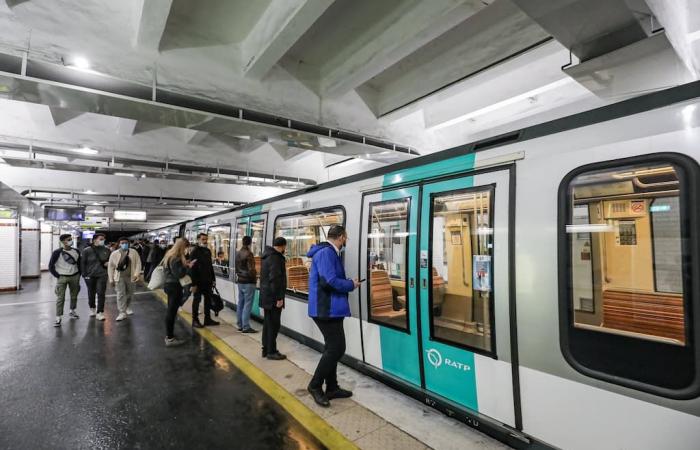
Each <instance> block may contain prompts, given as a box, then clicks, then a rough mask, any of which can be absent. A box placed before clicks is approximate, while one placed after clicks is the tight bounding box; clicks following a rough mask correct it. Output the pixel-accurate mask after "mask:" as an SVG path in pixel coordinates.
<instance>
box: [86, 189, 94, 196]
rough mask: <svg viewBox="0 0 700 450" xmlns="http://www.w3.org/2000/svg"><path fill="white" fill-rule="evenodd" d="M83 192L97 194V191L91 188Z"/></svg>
mask: <svg viewBox="0 0 700 450" xmlns="http://www.w3.org/2000/svg"><path fill="white" fill-rule="evenodd" d="M85 193H86V194H88V195H92V194H97V192H95V191H93V190H92V189H88V190H87V191H85Z"/></svg>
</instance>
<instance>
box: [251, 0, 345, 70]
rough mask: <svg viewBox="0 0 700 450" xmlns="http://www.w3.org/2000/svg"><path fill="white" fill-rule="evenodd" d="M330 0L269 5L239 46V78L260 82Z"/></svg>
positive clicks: (292, 1)
mask: <svg viewBox="0 0 700 450" xmlns="http://www.w3.org/2000/svg"><path fill="white" fill-rule="evenodd" d="M333 1H334V0H287V1H285V2H272V3H271V4H270V5H269V6H268V8H267V9H266V10H265V13H264V14H263V16H262V17H261V18H260V20H258V22H257V23H256V24H255V26H254V27H253V29H252V30H251V32H250V34H248V36H247V37H246V39H245V41H243V43H242V45H241V54H242V59H243V61H244V64H245V66H244V67H243V75H244V76H246V77H249V78H254V79H262V78H263V77H264V76H265V75H267V73H268V72H269V71H270V69H272V67H273V66H274V65H275V64H277V62H278V61H279V60H280V59H281V58H282V56H284V54H285V53H287V51H288V50H289V49H290V48H291V47H292V45H294V43H295V42H296V41H297V40H298V39H299V38H300V37H301V36H302V35H303V34H304V33H305V32H306V31H307V30H308V29H309V28H310V27H311V25H313V24H314V22H316V20H317V19H318V18H319V17H320V16H321V14H323V13H324V11H326V9H328V7H329V6H330V5H331V4H332V3H333Z"/></svg>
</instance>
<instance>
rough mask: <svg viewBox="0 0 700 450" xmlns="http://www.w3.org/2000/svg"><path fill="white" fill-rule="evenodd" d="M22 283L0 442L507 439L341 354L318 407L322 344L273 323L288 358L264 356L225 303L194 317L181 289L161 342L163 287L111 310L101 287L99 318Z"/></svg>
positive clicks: (9, 313)
mask: <svg viewBox="0 0 700 450" xmlns="http://www.w3.org/2000/svg"><path fill="white" fill-rule="evenodd" d="M23 286H24V289H23V290H22V291H20V292H17V293H11V294H3V295H0V385H1V386H2V389H0V404H2V405H3V411H2V412H0V448H8V449H9V448H11V449H25V448H26V449H29V448H31V449H40V448H66V449H69V448H70V449H72V448H143V449H145V448H188V449H191V448H247V449H248V448H256V449H257V448H259V449H265V448H270V449H272V448H275V449H277V448H297V449H316V448H361V449H382V450H387V449H401V450H412V449H425V448H434V449H457V448H459V449H502V448H506V447H505V446H504V445H503V444H501V443H499V442H497V441H494V440H493V439H491V438H489V437H487V436H485V435H482V434H481V433H478V432H476V431H474V430H473V429H471V428H469V427H467V426H466V425H463V424H460V423H459V422H456V421H454V420H452V419H450V418H448V417H446V416H444V415H442V414H440V413H438V412H436V411H434V410H432V409H430V408H428V407H426V406H424V405H422V404H421V403H419V402H417V401H415V400H413V399H411V398H408V397H406V396H404V395H403V394H401V393H399V392H397V391H394V390H392V389H390V388H388V387H386V386H384V385H383V384H382V383H379V382H377V381H376V380H373V379H371V378H369V377H367V376H365V375H362V374H360V373H358V372H356V371H355V370H353V369H351V368H348V367H346V366H343V365H342V364H341V365H340V366H339V374H338V375H339V381H340V383H341V386H343V387H346V388H348V389H351V390H353V392H354V396H353V398H351V399H340V400H334V401H333V402H332V405H331V407H330V408H322V407H319V406H318V405H316V404H315V403H314V402H313V400H312V398H311V397H310V395H309V394H308V392H307V391H306V386H307V384H308V382H309V380H310V378H311V372H312V371H313V370H314V368H315V366H316V363H317V362H318V359H319V357H320V355H319V353H318V352H316V351H315V350H313V349H311V348H309V347H306V346H304V345H302V344H300V343H298V342H296V341H294V340H292V339H290V338H288V337H286V336H283V335H280V337H279V339H278V343H279V348H280V351H282V352H283V353H285V354H286V355H287V356H288V359H287V360H284V361H269V360H266V359H263V358H262V357H261V356H260V337H261V334H260V333H256V334H242V333H239V332H238V331H237V330H236V329H235V328H234V327H233V325H231V324H232V323H235V316H234V314H235V313H234V312H233V311H231V310H229V309H225V310H224V311H222V313H221V314H220V316H219V318H218V319H217V320H220V321H221V322H222V324H221V326H219V327H209V328H205V329H203V330H194V329H192V328H191V326H190V325H189V323H190V321H191V316H190V314H189V312H190V311H191V304H190V303H191V302H190V301H188V302H187V303H186V304H185V305H184V307H183V308H182V309H181V311H180V318H179V319H178V323H177V325H176V334H177V335H178V336H180V337H183V338H187V340H188V342H187V344H186V345H184V346H182V347H178V348H166V347H165V346H164V343H163V335H164V317H165V307H164V305H163V298H164V295H163V294H162V292H159V291H155V292H150V291H148V290H147V289H146V288H144V287H140V288H139V289H138V290H137V294H136V299H135V304H134V305H133V309H134V311H135V314H134V315H133V316H131V317H130V318H129V319H127V320H126V321H124V322H115V321H114V318H115V317H116V298H115V295H114V293H113V292H112V291H111V290H108V297H107V304H106V307H105V314H106V315H107V320H106V321H105V322H98V321H96V320H95V319H94V318H90V317H89V315H88V313H89V310H88V305H87V290H86V289H85V287H84V286H82V289H81V292H80V296H79V302H78V313H79V314H80V318H79V319H77V320H69V319H68V318H67V315H66V316H64V322H63V325H62V327H61V328H53V326H52V325H53V324H52V322H53V318H54V310H55V303H54V295H53V280H52V277H50V275H48V274H43V275H42V277H41V278H40V279H37V280H25V281H23ZM66 313H67V310H66ZM256 325H257V326H256ZM254 326H256V328H258V329H259V328H260V325H259V324H255V323H254Z"/></svg>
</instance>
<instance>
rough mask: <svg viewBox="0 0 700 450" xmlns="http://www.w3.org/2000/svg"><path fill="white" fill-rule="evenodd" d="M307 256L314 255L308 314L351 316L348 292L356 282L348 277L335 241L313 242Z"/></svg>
mask: <svg viewBox="0 0 700 450" xmlns="http://www.w3.org/2000/svg"><path fill="white" fill-rule="evenodd" d="M306 256H308V257H309V258H311V273H309V316H310V317H319V318H323V319H327V318H332V317H349V316H350V304H349V303H348V292H352V290H353V289H355V284H354V283H353V282H352V280H348V279H347V278H346V277H345V269H344V268H343V262H342V260H341V259H340V256H338V254H337V253H336V252H335V248H334V247H333V245H331V244H330V243H329V242H324V243H322V244H317V245H314V246H312V247H311V249H310V250H309V253H307V254H306Z"/></svg>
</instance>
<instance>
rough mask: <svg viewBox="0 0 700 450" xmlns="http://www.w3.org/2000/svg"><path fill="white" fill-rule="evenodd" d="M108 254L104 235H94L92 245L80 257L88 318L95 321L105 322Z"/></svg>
mask: <svg viewBox="0 0 700 450" xmlns="http://www.w3.org/2000/svg"><path fill="white" fill-rule="evenodd" d="M109 256H110V252H109V249H108V248H107V247H105V235H104V234H96V235H95V236H94V237H93V239H92V245H91V246H90V247H88V248H86V249H85V250H83V253H82V255H80V273H81V274H82V275H83V278H85V285H86V286H87V289H88V306H89V307H90V317H95V316H97V320H100V321H102V320H105V314H104V311H105V291H106V290H107V278H108V277H107V264H108V262H109ZM95 296H97V310H95Z"/></svg>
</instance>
